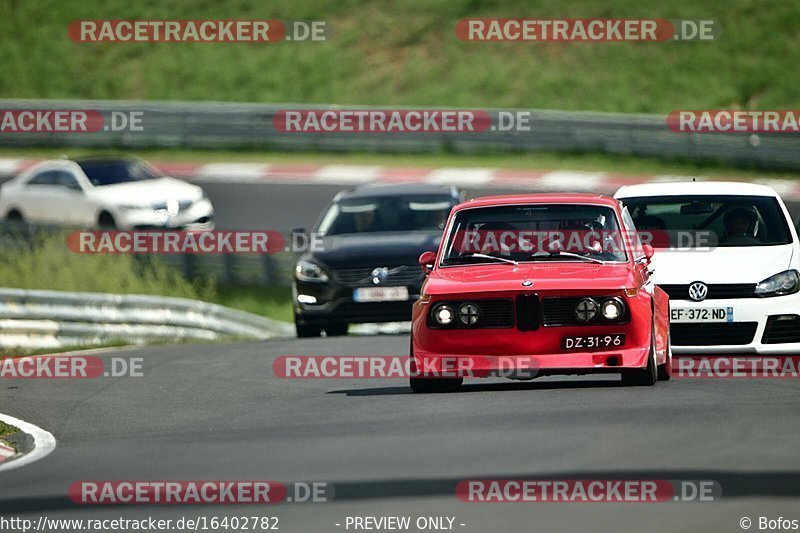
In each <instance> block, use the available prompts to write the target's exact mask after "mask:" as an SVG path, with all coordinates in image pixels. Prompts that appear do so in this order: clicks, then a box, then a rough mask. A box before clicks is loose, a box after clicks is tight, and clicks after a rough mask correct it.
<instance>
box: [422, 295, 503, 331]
mask: <svg viewBox="0 0 800 533" xmlns="http://www.w3.org/2000/svg"><path fill="white" fill-rule="evenodd" d="M443 303H446V304H448V305H450V306H451V307H452V308H453V310H454V311H455V315H456V316H455V317H453V318H454V320H453V322H452V323H451V324H450V325H448V326H442V325H440V324H439V323H438V322H436V321H435V320H434V318H433V316H432V314H431V313H433V310H434V309H436V307H437V306H438V305H440V304H443ZM465 303H472V304H475V305H476V306H478V309H479V313H480V315H479V318H478V321H477V322H476V323H475V324H473V325H470V326H467V325H465V324H463V323H462V322H461V321H460V320H459V318H458V308H459V306H461V305H463V304H465ZM428 327H430V328H434V329H481V328H513V327H514V302H513V300H511V299H507V298H503V299H485V300H448V301H442V302H436V303H435V304H434V305H433V306H432V307H431V312H430V313H428Z"/></svg>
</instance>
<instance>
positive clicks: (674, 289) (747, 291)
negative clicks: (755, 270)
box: [659, 283, 756, 300]
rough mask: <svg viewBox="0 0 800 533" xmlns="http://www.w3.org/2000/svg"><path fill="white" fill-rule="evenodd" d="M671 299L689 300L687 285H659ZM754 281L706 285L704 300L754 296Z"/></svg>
mask: <svg viewBox="0 0 800 533" xmlns="http://www.w3.org/2000/svg"><path fill="white" fill-rule="evenodd" d="M659 287H661V288H662V289H664V292H666V293H667V294H668V295H669V297H670V298H671V299H673V300H691V298H689V285H688V284H684V285H659ZM755 297H756V285H755V283H721V284H711V285H708V294H707V295H706V297H705V298H704V299H705V300H725V299H729V298H755Z"/></svg>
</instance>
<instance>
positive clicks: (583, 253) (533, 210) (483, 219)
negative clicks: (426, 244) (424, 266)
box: [442, 204, 627, 265]
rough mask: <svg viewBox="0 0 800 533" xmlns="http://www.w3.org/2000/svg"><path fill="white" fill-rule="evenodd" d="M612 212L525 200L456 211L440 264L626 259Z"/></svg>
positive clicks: (577, 205) (622, 242)
mask: <svg viewBox="0 0 800 533" xmlns="http://www.w3.org/2000/svg"><path fill="white" fill-rule="evenodd" d="M619 228H620V226H619V223H618V221H617V215H616V212H615V211H614V210H613V209H612V208H610V207H607V206H600V205H585V204H528V205H508V206H492V207H480V208H474V209H464V210H462V211H460V212H459V213H458V214H457V215H456V217H455V219H454V221H453V225H452V228H451V230H450V233H449V235H448V238H447V244H446V248H445V253H444V256H443V259H442V264H444V265H456V264H468V263H485V262H492V261H498V262H499V261H503V260H512V261H540V260H541V261H545V260H547V261H591V262H597V261H626V260H627V253H626V252H625V248H626V245H625V239H624V238H623V237H624V236H623V235H622V233H621V232H620V231H619Z"/></svg>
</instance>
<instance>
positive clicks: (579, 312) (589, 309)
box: [575, 298, 597, 322]
mask: <svg viewBox="0 0 800 533" xmlns="http://www.w3.org/2000/svg"><path fill="white" fill-rule="evenodd" d="M596 316H597V302H595V301H594V300H592V299H591V298H584V299H583V300H581V301H580V302H578V304H577V305H576V306H575V318H577V319H578V320H580V321H581V322H589V321H590V320H592V319H594V317H596Z"/></svg>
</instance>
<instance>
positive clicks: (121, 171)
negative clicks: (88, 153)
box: [78, 160, 161, 187]
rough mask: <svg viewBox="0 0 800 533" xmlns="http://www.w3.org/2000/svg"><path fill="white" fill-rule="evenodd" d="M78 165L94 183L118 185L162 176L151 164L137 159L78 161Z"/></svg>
mask: <svg viewBox="0 0 800 533" xmlns="http://www.w3.org/2000/svg"><path fill="white" fill-rule="evenodd" d="M78 165H79V166H80V167H81V169H82V170H83V173H84V174H86V177H88V178H89V181H90V182H91V183H92V185H94V186H97V187H102V186H104V185H117V184H120V183H127V182H131V181H144V180H152V179H157V178H160V177H161V175H160V174H159V173H158V172H157V171H156V170H155V169H153V168H152V167H150V166H149V165H146V164H144V163H142V162H141V161H135V160H117V161H101V160H98V161H78Z"/></svg>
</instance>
